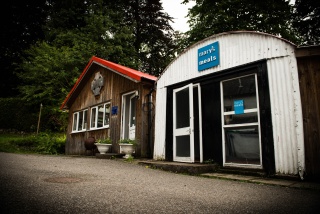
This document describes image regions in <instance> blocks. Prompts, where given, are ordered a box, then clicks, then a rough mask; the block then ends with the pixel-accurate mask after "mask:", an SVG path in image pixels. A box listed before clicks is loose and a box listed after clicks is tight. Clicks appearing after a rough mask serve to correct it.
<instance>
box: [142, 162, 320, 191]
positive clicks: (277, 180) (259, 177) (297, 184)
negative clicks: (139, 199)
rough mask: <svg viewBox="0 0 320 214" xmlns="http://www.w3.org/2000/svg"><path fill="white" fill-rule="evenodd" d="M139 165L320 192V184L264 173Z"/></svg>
mask: <svg viewBox="0 0 320 214" xmlns="http://www.w3.org/2000/svg"><path fill="white" fill-rule="evenodd" d="M137 163H138V164H139V165H144V166H148V167H150V168H153V169H161V170H165V171H170V172H174V173H182V174H189V175H199V176H202V177H208V178H217V179H226V180H233V181H242V182H250V183H258V184H265V185H276V186H283V187H291V188H301V189H312V190H317V191H320V182H310V181H305V180H303V181H301V180H299V179H298V177H297V178H292V177H291V178H286V177H281V176H280V177H277V176H275V177H265V176H264V175H263V173H261V172H258V173H256V174H255V173H252V172H243V171H239V172H236V171H232V170H231V171H227V170H225V171H220V170H221V169H220V167H219V165H217V164H200V163H181V162H170V161H157V160H149V159H147V160H138V161H137Z"/></svg>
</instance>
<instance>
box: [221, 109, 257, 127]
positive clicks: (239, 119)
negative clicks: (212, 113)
mask: <svg viewBox="0 0 320 214" xmlns="http://www.w3.org/2000/svg"><path fill="white" fill-rule="evenodd" d="M256 122H258V114H257V112H253V113H245V114H232V115H225V116H224V124H225V125H231V124H241V123H256Z"/></svg>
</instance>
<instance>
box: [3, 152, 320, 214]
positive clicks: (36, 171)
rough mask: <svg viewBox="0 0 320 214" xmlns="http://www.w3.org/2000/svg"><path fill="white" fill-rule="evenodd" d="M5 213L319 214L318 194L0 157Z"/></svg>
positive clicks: (118, 166) (59, 160) (134, 168)
mask: <svg viewBox="0 0 320 214" xmlns="http://www.w3.org/2000/svg"><path fill="white" fill-rule="evenodd" d="M0 170H1V171H0V201H1V202H0V203H1V205H0V213H320V203H319V202H320V192H319V191H315V190H305V189H294V188H284V187H279V186H269V185H261V184H254V183H246V182H238V181H229V180H219V179H210V178H204V177H197V176H188V175H181V174H175V173H170V172H165V171H161V170H153V169H150V168H146V167H144V166H140V165H137V164H132V163H126V162H124V161H122V160H107V159H96V158H90V157H71V156H45V155H24V154H9V153H0Z"/></svg>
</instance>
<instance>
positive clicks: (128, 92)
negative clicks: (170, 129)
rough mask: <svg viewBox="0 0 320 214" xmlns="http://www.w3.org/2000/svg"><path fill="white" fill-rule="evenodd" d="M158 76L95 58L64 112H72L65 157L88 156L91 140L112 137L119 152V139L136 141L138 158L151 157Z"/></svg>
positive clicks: (65, 101) (114, 150) (84, 72)
mask: <svg viewBox="0 0 320 214" xmlns="http://www.w3.org/2000/svg"><path fill="white" fill-rule="evenodd" d="M155 81H156V77H154V76H152V75H149V74H146V73H143V72H140V71H136V70H134V69H131V68H128V67H125V66H122V65H119V64H116V63H113V62H110V61H107V60H103V59H100V58H98V57H95V56H93V57H92V58H91V59H90V61H89V63H88V64H87V66H86V67H85V69H84V70H83V72H82V74H81V75H80V77H79V78H78V80H77V82H76V83H75V85H74V87H73V88H72V90H71V91H70V92H69V94H68V95H67V97H66V99H65V100H64V102H63V104H62V105H61V109H68V110H69V123H68V128H67V142H66V154H69V155H70V154H72V155H84V154H86V153H87V151H86V148H85V145H84V142H85V140H86V139H88V138H89V137H94V138H95V139H105V138H110V139H111V140H112V144H113V145H112V152H113V153H119V145H118V144H117V143H118V141H119V140H120V139H137V140H138V147H137V148H136V155H137V156H142V157H150V155H151V156H152V152H153V151H152V149H153V139H152V137H153V134H152V132H153V128H152V124H151V123H150V121H151V120H150V118H149V117H150V115H151V114H150V111H151V110H152V109H151V108H150V103H151V102H152V96H154V95H155V94H154V90H153V89H154V83H155Z"/></svg>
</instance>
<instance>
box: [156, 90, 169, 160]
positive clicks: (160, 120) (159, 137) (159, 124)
mask: <svg viewBox="0 0 320 214" xmlns="http://www.w3.org/2000/svg"><path fill="white" fill-rule="evenodd" d="M159 104H160V105H161V106H159ZM166 105H167V89H166V88H159V89H157V107H156V120H155V143H154V152H153V157H154V159H156V160H159V159H164V158H165V145H166V144H165V141H166V109H167V108H166Z"/></svg>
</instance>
